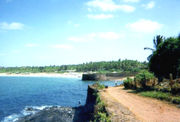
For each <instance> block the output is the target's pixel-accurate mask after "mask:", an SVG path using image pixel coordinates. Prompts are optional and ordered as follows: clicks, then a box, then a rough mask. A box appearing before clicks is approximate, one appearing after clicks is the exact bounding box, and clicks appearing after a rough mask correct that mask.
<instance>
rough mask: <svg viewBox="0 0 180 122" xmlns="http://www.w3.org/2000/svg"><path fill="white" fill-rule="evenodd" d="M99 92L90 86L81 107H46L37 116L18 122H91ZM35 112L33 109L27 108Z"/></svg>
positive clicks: (33, 115) (21, 119) (27, 117)
mask: <svg viewBox="0 0 180 122" xmlns="http://www.w3.org/2000/svg"><path fill="white" fill-rule="evenodd" d="M97 92H98V90H97V89H96V88H94V87H93V86H90V85H89V86H88V92H87V99H86V104H85V105H84V106H79V107H74V108H71V107H60V106H52V107H46V108H44V109H43V110H41V111H38V112H36V113H35V114H30V115H28V116H25V117H22V118H20V119H19V120H18V121H17V122H89V121H90V120H91V118H92V116H93V112H94V105H95V104H96V95H95V94H96V93H97ZM27 110H28V111H34V110H33V108H31V107H30V108H27Z"/></svg>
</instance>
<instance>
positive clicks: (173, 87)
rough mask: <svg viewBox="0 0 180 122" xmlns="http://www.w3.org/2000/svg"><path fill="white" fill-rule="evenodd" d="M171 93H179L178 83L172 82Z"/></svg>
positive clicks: (179, 85) (179, 86)
mask: <svg viewBox="0 0 180 122" xmlns="http://www.w3.org/2000/svg"><path fill="white" fill-rule="evenodd" d="M171 93H172V94H179V95H180V84H179V83H174V84H173V85H172V87H171Z"/></svg>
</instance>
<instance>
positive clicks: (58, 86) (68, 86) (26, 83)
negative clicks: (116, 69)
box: [0, 77, 115, 122]
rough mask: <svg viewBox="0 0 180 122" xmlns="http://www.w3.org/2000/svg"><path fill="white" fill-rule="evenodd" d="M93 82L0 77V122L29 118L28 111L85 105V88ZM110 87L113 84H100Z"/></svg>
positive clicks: (68, 79) (49, 78) (67, 79)
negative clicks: (49, 107)
mask: <svg viewBox="0 0 180 122" xmlns="http://www.w3.org/2000/svg"><path fill="white" fill-rule="evenodd" d="M93 83H94V82H93V81H88V82H87V81H81V79H78V78H59V77H54V78H52V77H0V121H2V122H10V121H14V120H16V119H17V118H18V117H21V116H24V115H28V114H29V113H28V112H27V111H26V109H27V108H28V107H33V108H36V110H42V109H43V108H44V107H47V106H54V105H56V106H67V107H77V106H78V102H79V101H81V104H82V105H84V104H85V101H86V96H87V88H88V85H89V84H93ZM103 84H105V85H109V86H113V85H114V84H115V83H114V82H108V81H107V82H103Z"/></svg>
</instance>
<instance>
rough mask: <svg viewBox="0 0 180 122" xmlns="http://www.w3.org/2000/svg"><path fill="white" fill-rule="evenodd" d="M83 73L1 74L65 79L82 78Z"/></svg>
mask: <svg viewBox="0 0 180 122" xmlns="http://www.w3.org/2000/svg"><path fill="white" fill-rule="evenodd" d="M82 74H83V73H76V72H73V73H27V74H25V73H24V74H23V73H22V74H14V73H0V77H1V76H9V77H63V78H82Z"/></svg>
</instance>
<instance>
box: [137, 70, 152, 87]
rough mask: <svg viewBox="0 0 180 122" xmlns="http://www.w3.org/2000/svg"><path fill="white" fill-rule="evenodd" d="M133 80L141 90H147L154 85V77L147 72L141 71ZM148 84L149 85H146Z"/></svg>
mask: <svg viewBox="0 0 180 122" xmlns="http://www.w3.org/2000/svg"><path fill="white" fill-rule="evenodd" d="M135 80H136V82H137V84H139V85H140V87H141V88H143V89H147V88H149V87H150V86H153V85H154V84H155V83H154V82H155V77H154V75H153V74H152V73H150V72H148V71H141V72H140V73H138V74H137V75H136V76H135ZM148 83H149V84H150V85H148Z"/></svg>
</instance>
